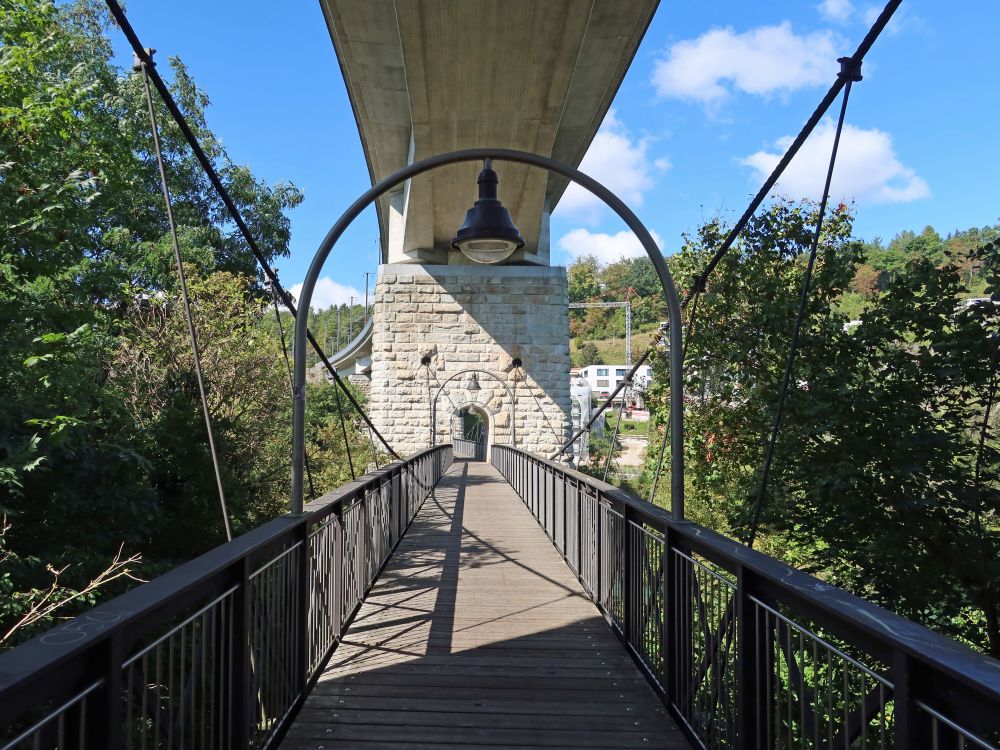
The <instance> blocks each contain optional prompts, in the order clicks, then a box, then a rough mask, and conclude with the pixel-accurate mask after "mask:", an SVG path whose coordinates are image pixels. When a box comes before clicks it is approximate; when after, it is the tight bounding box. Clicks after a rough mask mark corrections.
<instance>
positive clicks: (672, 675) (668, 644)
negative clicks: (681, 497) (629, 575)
mask: <svg viewBox="0 0 1000 750" xmlns="http://www.w3.org/2000/svg"><path fill="white" fill-rule="evenodd" d="M676 537H677V532H676V531H674V530H673V528H672V527H671V526H669V525H668V526H666V527H665V528H664V529H663V568H662V569H663V620H662V621H661V623H660V648H661V653H662V654H663V689H664V694H665V696H664V697H665V698H666V702H667V705H668V706H671V705H673V704H674V703H675V702H676V701H677V606H676V605H677V563H676V562H675V557H676V555H674V548H675V547H676V542H677V539H676Z"/></svg>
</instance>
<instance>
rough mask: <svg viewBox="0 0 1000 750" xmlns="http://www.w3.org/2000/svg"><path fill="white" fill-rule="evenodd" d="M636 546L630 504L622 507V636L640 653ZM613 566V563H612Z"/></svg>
mask: <svg viewBox="0 0 1000 750" xmlns="http://www.w3.org/2000/svg"><path fill="white" fill-rule="evenodd" d="M636 550H637V548H636V545H635V544H634V540H633V539H632V510H631V508H630V507H629V506H628V504H623V505H622V634H623V635H624V636H625V642H626V643H629V644H631V645H632V648H633V650H634V651H635V652H636V653H638V651H639V649H638V643H637V639H636V638H635V635H636V634H635V633H633V632H632V629H633V626H634V625H635V623H636V622H637V621H638V618H637V617H636V616H635V612H634V611H633V609H634V607H635V603H636V597H635V593H634V592H633V591H632V587H633V585H634V584H636V582H637V580H638V578H639V576H636V575H633V571H632V563H633V561H634V562H635V563H636V566H635V570H636V572H638V571H639V570H640V566H639V564H638V560H633V558H635V557H636V555H637V554H638V553H637V551H636ZM612 564H613V563H612Z"/></svg>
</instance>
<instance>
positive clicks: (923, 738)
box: [890, 651, 932, 750]
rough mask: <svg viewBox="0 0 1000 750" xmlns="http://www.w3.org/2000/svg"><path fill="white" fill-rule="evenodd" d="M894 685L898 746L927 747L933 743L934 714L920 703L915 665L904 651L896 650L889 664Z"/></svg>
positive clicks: (924, 748)
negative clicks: (932, 722)
mask: <svg viewBox="0 0 1000 750" xmlns="http://www.w3.org/2000/svg"><path fill="white" fill-rule="evenodd" d="M890 667H891V671H890V674H891V675H892V685H893V709H892V710H893V733H894V739H895V746H896V747H905V748H908V749H909V748H913V749H914V750H926V748H930V747H932V742H931V718H930V716H929V715H928V714H927V713H925V712H923V711H921V710H920V709H919V708H918V707H917V699H916V695H915V694H914V690H913V687H914V684H915V683H916V681H917V680H916V674H915V673H916V671H917V670H916V669H915V667H916V665H915V664H914V663H913V661H912V660H911V659H910V657H908V656H907V655H906V654H904V653H903V652H902V651H894V652H893V655H892V664H891V665H890Z"/></svg>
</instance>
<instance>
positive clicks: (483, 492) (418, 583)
mask: <svg viewBox="0 0 1000 750" xmlns="http://www.w3.org/2000/svg"><path fill="white" fill-rule="evenodd" d="M282 746H283V747H285V748H296V749H298V748H317V749H318V748H321V747H323V748H333V747H337V748H352V747H356V748H365V749H368V750H374V749H375V748H388V747H417V748H421V747H424V748H429V747H441V746H447V747H449V748H454V747H483V746H489V747H493V748H499V747H508V748H515V747H516V748H530V747H546V748H581V747H604V748H613V747H614V748H619V747H621V748H624V747H668V748H673V747H677V748H687V747H689V745H688V744H687V742H686V741H685V739H684V738H683V735H682V734H681V733H680V731H679V730H678V729H677V728H676V727H675V726H674V725H673V723H672V721H671V720H670V719H669V717H668V716H667V712H666V710H665V709H664V708H663V706H662V704H661V703H660V701H659V699H658V698H657V697H656V695H655V694H654V693H653V691H652V690H651V689H650V687H649V685H648V684H647V682H646V681H645V679H644V678H643V677H642V675H641V674H640V673H639V671H638V670H637V669H636V667H635V665H634V664H633V662H632V660H631V659H630V658H629V656H628V655H627V654H626V653H625V651H624V649H623V648H622V646H621V644H620V643H619V641H618V639H617V638H616V637H615V636H614V634H613V633H612V632H611V630H610V629H609V627H608V626H607V624H606V623H605V621H604V619H603V618H602V617H601V616H600V614H599V613H598V612H597V610H596V608H595V607H594V606H593V604H592V603H591V602H590V600H589V599H588V598H587V597H586V595H585V594H584V592H583V590H582V589H581V588H580V585H579V584H578V583H577V581H576V580H575V578H574V577H573V574H572V573H571V571H570V570H569V569H568V568H567V567H566V565H565V563H563V561H562V560H561V558H560V557H559V555H558V554H557V553H556V551H555V550H554V548H553V547H552V545H551V543H550V542H549V540H548V539H547V538H546V537H545V535H544V534H543V533H542V531H541V530H540V529H539V528H538V526H537V524H536V523H535V521H534V519H533V518H532V517H531V515H530V514H529V513H528V511H527V509H525V507H524V506H523V504H522V503H521V501H520V500H519V499H518V498H517V496H516V495H515V494H514V492H513V490H512V489H511V488H510V487H509V486H508V485H507V483H506V482H505V481H504V480H503V478H502V477H500V475H499V473H498V472H497V471H496V470H495V469H494V468H493V467H492V466H490V465H489V464H485V463H478V462H469V461H456V462H455V464H454V465H453V466H452V468H451V469H450V470H449V472H448V475H447V476H446V477H445V478H444V479H442V481H441V483H440V484H439V486H438V488H437V489H435V491H434V493H433V494H432V495H431V496H430V497H429V498H428V499H427V501H426V502H425V504H424V506H423V508H422V509H421V511H420V513H419V514H418V516H417V518H416V520H415V521H414V523H413V525H412V526H411V528H410V530H409V532H408V533H407V535H406V537H405V538H404V540H403V542H402V543H401V544H400V546H399V548H398V549H397V551H396V553H395V555H394V556H393V558H392V559H391V560H390V562H389V565H388V566H387V567H386V569H385V571H384V572H383V573H382V576H381V577H380V578H379V580H378V582H377V583H376V585H375V587H374V588H373V590H372V592H371V593H370V594H369V597H368V599H367V600H366V601H365V603H364V605H363V607H362V609H361V611H360V612H359V613H358V616H357V618H356V619H355V620H354V622H353V623H352V625H351V627H350V629H349V630H348V632H347V634H346V635H345V637H344V640H343V643H342V644H341V645H340V647H339V648H338V649H337V651H336V652H335V653H334V655H333V658H332V659H331V660H330V664H329V665H328V666H327V668H326V670H325V671H324V673H323V676H322V677H321V678H320V681H319V683H318V684H317V685H316V687H315V689H314V690H313V692H312V693H311V694H310V696H309V698H308V700H307V702H306V705H305V707H304V708H303V710H302V712H301V713H300V714H299V716H298V718H297V719H296V721H295V723H294V725H293V726H292V728H291V729H290V730H289V732H288V735H287V736H286V738H285V740H284V742H283V745H282Z"/></svg>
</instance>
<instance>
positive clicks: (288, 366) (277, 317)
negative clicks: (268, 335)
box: [267, 284, 354, 500]
mask: <svg viewBox="0 0 1000 750" xmlns="http://www.w3.org/2000/svg"><path fill="white" fill-rule="evenodd" d="M267 286H268V289H270V291H271V299H273V300H274V322H275V323H277V324H278V338H279V340H280V341H281V353H282V354H283V355H284V356H285V372H287V373H288V391H289V393H290V394H291V397H292V398H295V385H294V379H293V378H292V363H291V361H290V360H289V358H288V344H287V343H286V341H285V326H284V325H283V324H282V322H281V310H279V309H278V295H277V294H276V293H275V291H274V287H273V286H271V285H270V284H268V285H267ZM340 425H341V427H343V425H344V418H343V417H341V418H340ZM344 443H345V444H346V443H347V433H346V432H345V433H344ZM347 453H348V460H350V453H351V449H350V447H348V449H347ZM305 468H306V478H307V479H308V480H309V497H310V499H312V500H315V499H316V487H315V486H314V485H313V476H312V469H311V468H310V466H309V455H308V454H307V455H306V456H305ZM351 478H352V479H354V477H353V476H352V477H351Z"/></svg>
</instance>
